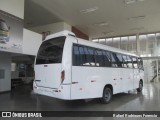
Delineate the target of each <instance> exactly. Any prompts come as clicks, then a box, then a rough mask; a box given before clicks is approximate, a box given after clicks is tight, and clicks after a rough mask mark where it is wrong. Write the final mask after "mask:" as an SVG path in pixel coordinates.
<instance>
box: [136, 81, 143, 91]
mask: <svg viewBox="0 0 160 120" xmlns="http://www.w3.org/2000/svg"><path fill="white" fill-rule="evenodd" d="M142 89H143V83H142V81H139V88H137V92H142Z"/></svg>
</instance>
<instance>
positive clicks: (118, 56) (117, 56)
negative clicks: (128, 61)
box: [116, 53, 123, 67]
mask: <svg viewBox="0 0 160 120" xmlns="http://www.w3.org/2000/svg"><path fill="white" fill-rule="evenodd" d="M116 58H117V61H118V67H123V59H122V55H121V54H118V53H116Z"/></svg>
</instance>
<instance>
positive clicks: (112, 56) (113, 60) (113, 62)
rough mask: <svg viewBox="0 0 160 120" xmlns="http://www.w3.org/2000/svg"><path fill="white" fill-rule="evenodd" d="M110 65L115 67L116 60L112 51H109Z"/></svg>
mask: <svg viewBox="0 0 160 120" xmlns="http://www.w3.org/2000/svg"><path fill="white" fill-rule="evenodd" d="M111 60H112V67H117V66H118V65H117V60H116V59H115V56H114V53H111Z"/></svg>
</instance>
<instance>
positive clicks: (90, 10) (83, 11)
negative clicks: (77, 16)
mask: <svg viewBox="0 0 160 120" xmlns="http://www.w3.org/2000/svg"><path fill="white" fill-rule="evenodd" d="M96 10H98V7H93V8H88V9H85V10H81V11H80V12H81V13H90V12H94V11H96Z"/></svg>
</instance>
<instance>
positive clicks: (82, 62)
mask: <svg viewBox="0 0 160 120" xmlns="http://www.w3.org/2000/svg"><path fill="white" fill-rule="evenodd" d="M78 48H79V61H80V66H83V65H85V63H86V56H85V53H84V49H83V47H82V46H80V47H78Z"/></svg>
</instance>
